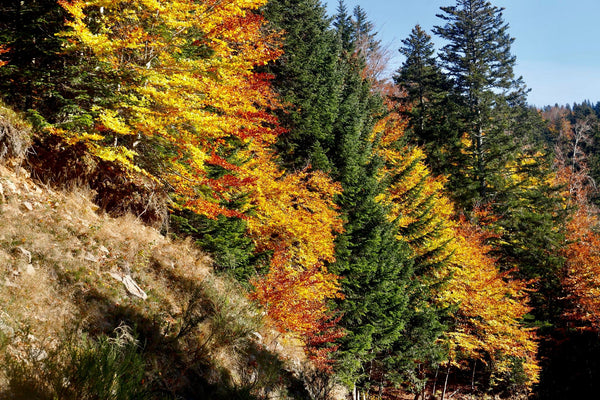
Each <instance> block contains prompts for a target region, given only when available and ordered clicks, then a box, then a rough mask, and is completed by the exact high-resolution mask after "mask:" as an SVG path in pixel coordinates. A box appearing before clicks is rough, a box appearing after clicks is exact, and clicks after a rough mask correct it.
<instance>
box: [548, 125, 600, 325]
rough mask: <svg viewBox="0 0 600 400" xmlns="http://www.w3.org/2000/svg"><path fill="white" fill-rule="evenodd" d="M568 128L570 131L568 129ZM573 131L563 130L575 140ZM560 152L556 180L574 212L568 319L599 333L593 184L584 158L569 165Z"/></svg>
mask: <svg viewBox="0 0 600 400" xmlns="http://www.w3.org/2000/svg"><path fill="white" fill-rule="evenodd" d="M567 128H570V126H568V127H567ZM570 132H573V130H572V129H567V130H564V131H562V133H563V135H565V133H566V135H565V136H567V139H570V140H573V139H574V138H573V136H572V134H569V133H570ZM565 160H566V157H563V156H562V154H561V152H558V157H557V165H558V168H559V169H558V173H557V181H558V183H560V184H562V185H564V187H565V192H564V197H565V198H566V199H567V206H569V207H572V208H574V209H575V211H574V213H573V215H571V217H570V219H569V221H568V223H567V227H566V228H567V246H566V247H565V249H564V256H565V258H566V271H565V276H564V278H563V285H564V287H565V289H566V290H567V299H568V300H569V301H570V303H571V307H570V309H569V310H568V311H567V312H566V317H567V318H569V319H570V320H572V321H575V322H584V324H589V325H588V326H591V327H592V328H593V329H596V330H600V233H599V232H598V227H599V226H600V221H599V219H598V215H599V214H598V213H599V211H598V209H597V208H596V207H595V206H593V205H592V204H591V202H590V200H589V199H590V197H591V194H592V191H593V190H594V188H593V187H592V185H591V184H590V179H589V175H588V174H589V169H588V167H587V164H586V160H585V157H581V158H579V159H577V160H576V161H577V168H575V165H574V162H566V161H565Z"/></svg>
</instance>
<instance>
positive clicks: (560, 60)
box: [323, 0, 600, 106]
mask: <svg viewBox="0 0 600 400" xmlns="http://www.w3.org/2000/svg"><path fill="white" fill-rule="evenodd" d="M345 2H346V4H347V6H348V8H349V9H350V10H351V9H353V8H354V7H355V6H356V5H360V6H361V7H362V8H363V9H364V10H365V11H366V12H367V14H368V16H369V18H370V20H371V21H372V22H373V23H374V24H375V26H376V29H377V31H378V32H379V37H380V39H381V40H382V42H383V44H384V45H386V46H389V48H390V50H391V52H392V54H393V56H394V57H393V58H392V61H391V69H392V70H395V69H396V68H398V66H400V64H401V63H402V61H403V58H402V57H401V55H400V54H399V53H398V52H397V49H398V48H399V47H400V45H401V40H402V39H404V38H406V37H407V36H408V35H409V34H410V31H411V30H412V28H413V27H414V26H415V25H416V24H420V25H421V27H423V29H426V30H427V31H428V32H429V33H431V28H433V26H434V25H439V24H441V23H443V21H442V20H441V19H439V18H437V17H436V16H435V15H436V14H438V13H439V12H440V9H439V8H440V7H441V6H451V5H454V4H455V1H454V0H345ZM323 3H324V4H327V6H328V10H329V13H330V14H333V13H334V12H335V9H336V8H337V4H338V0H327V1H325V0H324V1H323ZM492 4H494V5H496V6H498V7H504V8H505V9H506V10H505V11H504V20H505V21H506V22H508V23H509V25H510V28H509V32H510V34H511V36H513V37H514V38H515V43H514V44H513V47H512V50H513V54H514V55H516V56H517V66H516V68H515V73H516V74H517V75H522V76H523V79H524V80H525V83H526V84H527V86H528V87H529V88H530V89H531V92H530V94H529V97H528V99H529V103H530V104H533V105H537V106H543V105H554V104H555V103H558V104H566V103H574V102H577V103H580V102H582V101H583V100H591V101H592V102H594V103H595V102H596V101H600V21H599V18H600V1H599V0H577V1H568V0H492Z"/></svg>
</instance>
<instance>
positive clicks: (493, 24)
mask: <svg viewBox="0 0 600 400" xmlns="http://www.w3.org/2000/svg"><path fill="white" fill-rule="evenodd" d="M441 10H442V11H443V13H442V14H439V15H438V17H440V18H441V19H442V20H443V21H446V24H445V25H444V26H437V27H435V29H434V32H435V33H436V34H437V35H438V36H440V37H441V38H442V39H444V40H446V41H447V42H448V44H446V45H445V46H444V47H443V48H442V50H441V54H440V58H441V61H442V64H441V66H442V68H443V69H444V70H445V71H447V74H448V76H449V77H450V79H451V80H452V84H453V89H452V92H453V101H455V102H456V104H457V107H458V108H457V109H458V124H457V128H456V129H460V131H461V132H465V134H464V135H463V137H462V138H461V140H462V144H461V147H460V151H461V153H462V155H463V156H464V160H465V162H464V163H461V164H458V165H456V167H455V168H454V170H453V171H452V172H451V174H450V179H449V182H450V185H449V186H450V190H451V192H452V193H453V194H454V196H455V198H456V200H457V203H458V205H459V206H460V207H461V208H462V209H463V210H464V211H466V212H467V213H470V212H471V211H472V210H473V209H475V210H478V212H475V213H473V214H472V215H473V218H475V219H477V218H479V217H478V216H477V215H479V216H483V218H480V219H479V220H478V221H477V222H478V223H479V224H480V225H485V226H487V229H489V230H492V231H494V232H495V233H496V239H495V240H494V242H495V246H494V249H495V252H496V254H497V256H498V257H499V262H500V265H501V266H502V267H503V268H504V269H512V268H515V267H516V268H518V270H519V273H518V274H517V276H519V277H521V278H525V279H536V282H537V284H536V286H535V288H536V289H538V290H539V291H538V293H537V295H536V296H533V305H534V307H535V310H534V314H535V315H536V317H537V319H538V320H544V321H547V320H548V319H549V318H550V317H551V315H552V314H553V312H552V311H551V310H550V309H551V308H552V307H550V309H549V307H548V304H553V303H554V300H556V298H557V295H556V289H557V285H556V284H557V279H556V278H555V275H556V274H557V272H558V271H559V270H560V268H561V266H562V262H563V260H562V259H561V257H560V256H557V255H556V254H557V253H558V250H559V247H560V245H561V241H562V237H561V224H562V223H563V217H564V215H563V214H562V213H561V210H560V196H559V193H558V188H557V187H556V186H553V183H552V179H551V174H552V171H551V168H550V162H551V160H552V152H551V150H550V149H548V148H547V146H544V142H543V140H542V137H541V136H542V134H543V131H544V128H543V126H542V124H541V120H540V118H539V115H538V114H537V112H535V111H534V110H531V109H529V108H528V107H527V105H526V94H527V90H526V88H525V85H524V84H523V82H522V79H521V78H516V77H515V75H514V72H513V67H514V65H515V62H516V58H515V56H514V55H512V54H511V44H512V43H513V41H514V39H513V38H512V37H511V36H510V35H509V34H508V24H507V23H505V22H504V20H503V16H502V11H503V9H502V8H498V7H496V6H493V5H492V4H491V3H490V2H489V1H485V0H457V2H456V6H451V7H442V8H441Z"/></svg>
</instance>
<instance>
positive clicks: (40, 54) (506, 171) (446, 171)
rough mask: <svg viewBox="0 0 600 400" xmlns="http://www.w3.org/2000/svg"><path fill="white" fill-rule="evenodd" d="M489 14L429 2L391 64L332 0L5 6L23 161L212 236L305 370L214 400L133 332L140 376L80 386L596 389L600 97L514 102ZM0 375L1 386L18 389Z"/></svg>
mask: <svg viewBox="0 0 600 400" xmlns="http://www.w3.org/2000/svg"><path fill="white" fill-rule="evenodd" d="M448 3H453V1H448ZM502 11H503V9H502V8H501V7H498V6H496V5H494V4H493V2H491V1H487V0H456V1H455V4H454V5H449V6H446V7H441V9H440V11H439V15H438V17H439V18H438V20H439V21H438V25H437V26H435V27H434V28H433V30H432V31H429V32H428V31H426V30H425V29H423V28H422V27H421V26H419V25H416V26H415V27H414V28H413V30H412V32H411V34H410V36H409V37H407V38H405V39H404V40H402V41H401V43H398V45H397V48H396V49H394V50H393V51H399V52H400V54H401V55H402V56H403V60H404V62H403V63H402V65H401V66H400V68H398V69H397V70H396V71H394V72H393V73H392V74H391V75H390V74H389V73H388V64H387V62H388V60H389V58H390V57H389V50H388V49H386V48H384V46H382V44H381V41H380V40H379V39H378V37H377V34H376V27H375V26H374V24H373V23H372V22H371V21H370V20H369V16H368V15H367V14H366V12H365V11H364V10H363V9H362V8H360V7H356V8H355V9H353V10H352V9H349V8H348V7H347V5H346V4H345V3H344V2H343V1H340V3H339V6H338V8H337V11H336V13H335V14H334V15H328V14H327V12H326V8H325V6H324V4H322V3H321V2H320V1H319V0H160V1H159V0H111V1H107V0H85V1H84V0H26V1H20V0H10V1H4V2H2V5H0V66H1V67H0V96H1V101H2V107H5V108H8V109H11V110H13V111H14V112H16V113H17V114H18V115H19V118H20V119H22V121H24V122H23V123H26V124H27V125H28V126H29V127H30V130H31V141H30V143H29V144H28V149H27V150H26V151H24V154H25V155H24V156H23V157H22V158H23V159H22V161H20V163H19V167H18V168H23V169H25V170H27V171H29V172H28V173H29V174H31V177H32V179H35V180H36V181H37V182H40V183H43V184H44V185H48V186H50V187H53V188H61V190H68V189H69V188H72V187H74V186H81V185H85V186H86V187H88V188H89V189H90V190H92V191H93V193H94V198H93V200H94V202H95V203H96V204H97V206H98V207H99V209H100V210H101V211H102V212H105V213H107V214H108V215H111V216H115V217H116V216H122V215H124V214H132V215H134V216H135V217H136V218H137V219H139V220H141V221H143V223H144V224H145V225H147V226H149V227H152V228H154V229H156V230H157V231H159V232H160V233H161V235H162V236H164V237H167V238H172V239H173V240H187V242H189V243H191V244H192V245H193V246H194V247H195V248H197V249H198V250H199V251H203V252H205V253H206V254H208V255H209V257H210V259H211V260H212V261H211V266H212V267H211V268H212V269H213V270H214V272H215V274H216V275H217V276H224V277H227V278H226V279H230V280H231V281H233V282H235V284H236V285H237V286H236V287H237V288H238V289H236V291H239V292H240V293H243V295H244V297H245V298H247V299H248V301H249V302H250V303H252V304H254V306H255V307H257V309H258V310H259V313H260V315H261V316H262V317H261V318H263V319H264V323H265V324H267V325H268V326H269V327H271V328H272V329H273V330H275V331H276V332H278V334H281V335H287V336H288V337H292V338H294V340H296V341H297V343H298V345H297V347H299V348H300V349H301V351H302V353H303V357H305V359H306V362H307V363H308V364H310V371H311V373H310V374H304V375H302V374H300V375H298V374H296V375H295V378H294V379H293V381H294V382H295V383H294V384H293V385H292V384H289V383H282V382H283V380H282V379H283V378H281V377H282V376H284V373H283V372H281V373H276V374H275V375H278V377H277V379H275V378H274V379H273V382H274V383H270V384H272V385H273V386H276V385H280V386H281V387H284V386H286V385H287V386H286V387H285V390H283V389H281V390H280V389H278V390H279V391H278V392H277V393H279V394H278V396H279V397H274V395H273V394H272V393H275V392H274V390H275V389H268V390H267V389H266V386H263V387H261V386H259V385H258V384H254V385H253V386H252V385H250V386H248V390H247V391H245V392H244V393H243V395H242V391H241V389H240V390H238V391H237V392H236V394H235V396H237V397H235V396H234V395H233V394H231V393H233V392H229V395H224V394H222V395H220V396H222V397H218V396H217V394H214V395H213V396H212V397H211V396H209V395H206V394H202V393H207V392H206V391H203V390H205V389H203V390H200V389H199V388H200V387H201V386H202V385H205V386H206V387H208V383H206V382H209V381H210V379H209V378H206V379H207V381H206V382H205V381H202V382H204V383H201V382H200V381H199V380H194V379H192V378H190V376H192V375H191V373H190V372H189V371H191V370H194V371H196V370H199V369H200V367H198V366H197V365H195V364H191V361H190V362H187V361H186V363H185V365H184V363H183V362H181V363H179V364H177V363H173V364H169V365H170V366H171V367H169V368H171V369H172V370H173V371H175V370H176V368H180V370H177V371H179V372H177V374H179V376H185V377H186V379H181V380H180V381H177V382H178V383H177V384H175V383H172V382H170V381H168V382H167V380H166V378H164V379H163V378H161V376H162V374H166V372H164V371H163V372H161V373H160V374H159V373H158V370H159V368H158V367H157V366H160V365H163V364H161V362H162V361H161V358H160V357H158V356H152V357H151V356H150V355H149V354H158V353H152V352H153V351H156V350H155V348H158V347H157V346H154V347H153V346H152V345H151V344H152V343H154V342H153V341H152V340H153V339H152V335H150V334H148V333H147V332H146V331H145V330H144V329H142V328H139V327H138V328H139V330H138V332H137V334H138V336H139V337H138V339H139V341H140V343H146V346H145V347H144V346H143V345H140V346H139V347H137V350H134V353H136V354H137V356H139V357H140V358H139V360H141V361H139V365H140V367H139V368H141V369H140V371H141V372H140V375H139V380H138V381H137V382H138V386H140V387H141V386H143V387H144V388H145V389H144V393H143V395H139V396H138V397H135V396H133V395H131V394H129V395H127V394H124V395H123V397H118V396H117V397H102V396H101V395H97V397H94V396H92V395H90V397H85V398H89V399H105V398H106V399H108V398H110V399H113V398H114V399H117V398H119V399H121V398H123V399H129V398H143V399H163V398H169V399H171V398H172V399H202V398H215V399H217V398H223V399H225V398H231V399H233V398H236V399H237V398H239V399H272V398H273V399H274V398H282V399H283V398H289V399H353V400H368V399H390V400H391V399H409V398H410V399H422V400H425V399H434V398H435V399H450V398H461V399H475V398H478V399H479V398H480V399H484V398H486V399H487V398H489V399H494V398H498V399H500V398H502V399H524V398H535V399H569V398H572V399H575V398H588V397H585V396H586V395H587V394H588V393H597V390H598V389H599V384H600V383H599V382H600V364H599V363H598V359H599V356H600V339H599V337H600V230H599V228H600V221H599V218H600V210H599V208H598V207H599V206H600V191H599V189H598V187H597V186H596V182H598V180H599V179H600V103H598V104H593V103H591V102H589V101H582V102H581V103H574V104H569V105H555V106H547V107H544V108H542V109H539V108H536V107H533V106H530V105H529V104H528V102H527V93H528V89H527V86H526V82H523V79H522V78H520V77H518V76H515V74H514V72H513V67H514V66H515V63H516V58H515V56H514V55H513V54H512V52H511V44H512V43H513V41H514V39H513V37H511V33H510V29H509V22H510V21H505V19H504V17H503V13H502ZM434 38H438V39H441V40H443V43H444V45H443V46H441V48H440V49H437V50H436V48H435V46H434ZM575 100H577V99H575ZM2 118H4V117H2ZM2 132H4V131H2ZM3 135H5V134H4V133H1V134H0V141H3V142H2V146H3V147H2V148H1V149H0V150H1V152H2V157H5V155H7V154H8V156H10V152H11V151H13V150H11V148H10V146H9V147H7V145H6V144H4V141H6V139H3ZM6 137H8V136H6ZM8 156H7V157H8ZM0 187H1V186H0ZM99 212H100V211H99ZM0 215H1V214H0ZM30 257H31V256H30ZM34 258H35V257H34ZM2 276H4V275H2ZM7 279H8V278H7ZM11 279H12V278H11ZM69 279H71V278H69ZM224 279H225V278H224ZM59 280H60V279H59ZM67 280H68V279H67ZM7 282H8V281H7ZM2 290H5V288H4V287H3V286H0V291H2ZM6 290H8V286H7V287H6ZM0 300H1V299H0ZM192 304H193V302H191V300H190V302H189V303H188V305H189V307H188V308H187V310H190V309H192V308H191V305H192ZM194 304H195V303H194ZM224 304H225V303H224ZM184 310H185V307H184ZM2 315H4V314H0V317H1V316H2ZM157 315H158V314H157ZM173 315H175V313H174V314H173ZM181 315H182V317H181V318H183V319H182V320H185V315H186V313H185V311H182V312H181ZM189 315H191V314H189ZM189 315H188V316H189ZM119 318H121V320H120V323H122V322H123V321H125V322H127V321H128V320H127V318H125V317H119ZM191 319H193V318H191ZM174 320H176V318H175V319H174ZM194 321H195V322H189V323H187V322H186V324H187V325H185V324H183V323H182V325H181V326H180V330H179V331H178V332H179V333H178V334H174V335H172V337H173V338H174V339H173V342H168V345H169V346H175V345H174V344H173V343H179V342H177V341H181V340H183V338H184V337H186V338H188V339H186V340H188V341H189V340H191V339H189V337H191V336H190V335H188V336H185V335H184V333H182V332H187V331H185V329H188V331H189V332H192V331H193V329H194V324H196V325H198V324H200V322H201V319H198V320H197V321H196V320H194ZM3 323H4V322H3V319H2V318H0V349H2V348H3V346H9V342H10V341H6V340H5V339H4V338H5V335H4V333H2V332H3V331H2V326H3V325H2V324H3ZM145 323H147V324H148V326H150V325H151V324H152V322H151V321H150V319H148V321H146V322H145ZM136 324H137V325H139V324H140V323H139V322H137V323H136ZM136 324H133V323H132V325H136ZM114 325H115V326H111V329H114V328H115V327H117V326H120V325H119V324H117V323H115V324H114ZM142 325H143V324H142ZM183 326H185V329H184V327H183ZM132 328H135V327H134V326H132ZM81 329H82V330H83V331H85V332H86V335H89V336H90V337H91V338H93V337H94V335H100V331H101V330H103V333H106V332H111V330H110V329H108V328H106V329H105V328H102V329H100V328H98V326H96V327H94V329H91V328H84V327H82V328H81ZM165 335H166V334H165ZM257 335H258V334H257ZM109 336H110V334H109ZM7 337H8V336H7ZM98 337H99V336H98ZM91 340H92V339H91ZM92 341H93V340H92ZM97 343H103V342H102V340H100V339H98V342H97ZM107 343H108V342H107ZM161 343H162V342H161ZM165 343H167V341H165ZM186 343H188V344H186V346H191V345H189V342H186ZM206 343H208V341H207V342H206ZM181 346H183V345H181ZM232 346H233V345H232ZM169 348H170V349H171V348H172V347H169ZM178 348H179V349H182V348H184V347H178ZM185 348H186V349H187V348H188V347H185ZM169 351H171V350H169ZM2 354H4V353H3V352H2V351H0V355H2ZM6 354H12V353H10V351H8V352H6ZM6 357H8V356H6ZM132 357H133V356H132ZM165 357H166V356H165ZM252 357H254V356H252ZM131 359H133V358H131ZM127 360H130V359H129V358H127ZM136 360H137V358H136ZM122 362H124V363H125V361H122ZM127 362H129V361H127ZM258 362H260V360H258V361H257V360H255V359H254V358H251V361H249V363H250V364H249V365H251V366H254V365H255V364H256V363H258ZM252 363H254V364H252ZM7 365H8V364H7ZM19 365H20V364H19ZM126 365H128V364H126ZM164 365H166V362H165V364H164ZM203 365H204V364H203ZM15 368H16V367H15ZM19 368H21V367H19ZM40 368H42V367H40ZM48 368H50V367H48ZM194 368H196V369H194ZM42 369H43V368H42ZM16 370H18V368H17V369H16ZM16 370H15V371H16ZM19 371H20V370H19ZM172 374H173V375H175V372H173V373H172ZM198 374H199V375H200V373H198ZM290 374H291V373H290ZM17 375H18V374H17ZM291 375H293V374H291ZM291 375H290V376H291ZM7 376H8V378H6V380H5V381H3V380H2V379H0V386H1V385H2V382H4V384H6V385H8V386H10V385H13V386H11V388H13V389H11V390H12V392H11V391H10V390H9V391H7V392H6V393H12V394H6V395H4V394H3V393H4V392H0V399H3V398H21V397H18V396H16V395H15V393H16V392H17V389H14V387H16V386H14V381H13V380H11V378H10V376H12V375H10V373H8V375H7ZM194 376H195V375H194ZM203 376H204V375H203ZM203 379H204V378H203ZM215 379H216V378H215ZM286 379H287V378H286ZM290 379H292V378H290ZM63 382H67V383H63V384H62V385H63V386H64V387H63V389H65V388H66V387H67V386H69V385H70V384H71V383H69V380H67V379H66V378H65V379H63ZM72 382H74V381H73V380H72ZM215 382H216V381H215ZM277 382H279V383H277ZM286 382H288V381H286ZM73 385H74V384H73ZM59 386H60V385H59ZM217 386H218V385H217ZM44 387H46V386H44ZM82 387H83V386H82ZM111 387H113V389H111V390H112V392H110V391H109V392H110V393H113V394H114V393H117V392H118V390H117V389H114V388H115V387H117V386H111ZM119 387H120V386H119ZM63 389H60V390H63ZM36 390H37V389H36ZM44 390H45V392H44ZM52 390H54V389H52ZM52 390H50V389H47V388H46V389H43V390H42V389H40V390H39V391H38V392H36V393H37V394H36V396H38V397H23V398H36V399H37V398H39V399H46V398H47V399H52V398H60V394H58V395H57V394H56V393H59V392H60V390H59V391H55V392H52ZM56 390H58V389H56ZM65 390H66V389H65ZM215 390H216V389H215ZM236 390H237V389H236ZM40 393H45V394H40ZM52 393H54V394H52ZM60 393H62V392H60ZM65 393H66V392H65ZM119 393H120V392H119ZM136 393H137V392H136ZM214 393H217V392H216V391H215V392H214ZM219 393H220V392H219ZM284 393H285V394H284ZM3 396H6V397H3ZM11 396H12V397H11ZM44 396H46V397H44ZM56 396H58V397H56ZM136 396H137V395H136ZM228 396H229V397H228ZM244 396H245V397H244ZM64 398H67V397H64ZM82 398H83V397H82Z"/></svg>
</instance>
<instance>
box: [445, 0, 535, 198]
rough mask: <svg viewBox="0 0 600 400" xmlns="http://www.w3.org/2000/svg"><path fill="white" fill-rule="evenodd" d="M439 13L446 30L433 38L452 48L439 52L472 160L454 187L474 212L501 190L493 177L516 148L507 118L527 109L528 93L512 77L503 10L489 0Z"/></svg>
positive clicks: (462, 2)
mask: <svg viewBox="0 0 600 400" xmlns="http://www.w3.org/2000/svg"><path fill="white" fill-rule="evenodd" d="M441 10H442V11H443V13H442V14H438V17H439V18H441V19H442V20H443V21H445V22H446V24H445V25H444V26H436V27H435V28H434V33H435V34H436V35H438V36H439V37H440V38H442V39H444V40H445V41H447V42H448V43H447V44H446V45H445V46H444V47H443V48H442V50H441V52H440V59H441V62H442V64H441V66H442V68H443V69H444V70H446V71H447V74H448V76H449V77H450V79H451V80H452V83H453V95H454V101H455V102H456V103H457V105H458V106H459V107H460V108H459V118H460V122H461V123H460V124H459V127H458V128H459V129H460V132H465V135H464V136H463V137H462V138H461V139H462V140H463V145H462V149H461V151H463V152H464V153H466V154H467V155H468V157H467V158H466V161H467V162H466V163H463V164H461V165H459V166H458V168H461V169H462V170H461V171H460V172H459V173H454V174H452V177H451V180H450V185H451V190H452V191H454V192H455V193H457V199H458V200H459V203H460V204H461V205H462V206H466V207H470V206H473V205H474V204H475V203H477V202H481V201H484V202H485V201H487V200H489V199H490V198H492V197H493V196H494V195H495V193H496V192H497V191H498V190H501V189H500V188H498V187H496V186H497V185H498V184H499V182H498V180H497V179H496V178H497V177H496V176H495V174H496V173H497V172H498V171H501V170H502V168H503V167H504V165H506V164H507V163H508V162H509V161H510V158H511V157H513V155H514V154H515V150H516V148H517V147H516V142H515V140H514V136H511V131H512V130H511V129H512V126H507V122H508V121H509V120H510V117H509V116H508V115H507V113H510V112H511V110H512V106H515V105H519V104H524V102H525V98H526V96H525V95H526V89H525V86H524V85H523V82H522V79H521V78H515V75H514V72H513V67H514V65H515V62H516V58H515V57H514V56H513V55H512V54H511V44H512V43H513V41H514V39H513V38H512V37H511V36H510V35H509V34H508V24H506V23H505V22H504V20H503V17H502V11H503V9H502V8H498V7H496V6H493V5H492V4H491V3H490V2H489V1H486V0H457V2H456V6H450V7H441Z"/></svg>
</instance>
